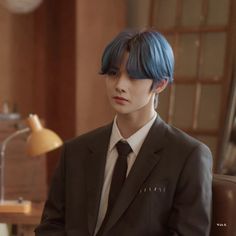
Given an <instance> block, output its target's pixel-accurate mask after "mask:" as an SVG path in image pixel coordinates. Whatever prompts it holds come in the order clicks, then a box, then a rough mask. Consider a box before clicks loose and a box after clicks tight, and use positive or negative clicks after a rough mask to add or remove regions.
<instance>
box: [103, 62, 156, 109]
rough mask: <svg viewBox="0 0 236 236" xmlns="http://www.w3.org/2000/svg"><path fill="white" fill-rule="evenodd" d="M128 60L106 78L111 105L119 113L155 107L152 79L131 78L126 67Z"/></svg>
mask: <svg viewBox="0 0 236 236" xmlns="http://www.w3.org/2000/svg"><path fill="white" fill-rule="evenodd" d="M125 65H126V60H125V59H124V62H123V63H122V65H121V67H120V69H119V70H118V71H114V73H110V75H108V76H107V78H106V88H107V95H108V99H109V101H110V103H111V106H112V107H113V108H114V109H115V111H116V112H117V113H118V114H132V113H135V112H147V111H151V110H152V109H154V105H153V98H154V92H153V91H151V86H152V82H153V81H152V80H151V79H133V78H130V77H129V75H128V73H127V71H126V69H125Z"/></svg>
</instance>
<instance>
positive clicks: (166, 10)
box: [153, 0, 176, 28]
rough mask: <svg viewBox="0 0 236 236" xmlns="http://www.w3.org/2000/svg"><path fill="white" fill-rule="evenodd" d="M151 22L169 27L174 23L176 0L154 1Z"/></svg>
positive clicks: (158, 25)
mask: <svg viewBox="0 0 236 236" xmlns="http://www.w3.org/2000/svg"><path fill="white" fill-rule="evenodd" d="M154 3H155V4H154V11H153V12H154V16H153V18H154V19H153V23H154V25H155V26H157V27H158V28H171V27H173V26H174V25H175V13H176V0H156V1H154Z"/></svg>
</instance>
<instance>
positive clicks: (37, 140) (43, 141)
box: [26, 115, 63, 156]
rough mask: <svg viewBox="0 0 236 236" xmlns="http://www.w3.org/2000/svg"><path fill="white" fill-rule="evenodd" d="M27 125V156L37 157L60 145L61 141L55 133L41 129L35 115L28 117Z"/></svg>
mask: <svg viewBox="0 0 236 236" xmlns="http://www.w3.org/2000/svg"><path fill="white" fill-rule="evenodd" d="M28 124H29V127H30V128H31V134H30V135H29V136H28V139H27V144H26V151H27V154H28V155H29V156H38V155H41V154H44V153H46V152H49V151H52V150H54V149H56V148H58V147H60V146H61V145H62V143H63V142H62V140H61V139H60V137H59V136H58V135H57V134H56V133H55V132H53V131H51V130H49V129H45V128H43V127H42V125H41V123H40V121H39V118H38V116H37V115H30V116H29V118H28Z"/></svg>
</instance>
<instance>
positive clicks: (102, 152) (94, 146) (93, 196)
mask: <svg viewBox="0 0 236 236" xmlns="http://www.w3.org/2000/svg"><path fill="white" fill-rule="evenodd" d="M111 129H112V125H111V124H110V125H108V126H106V127H104V128H101V129H100V130H99V131H98V132H97V134H95V135H93V138H92V139H91V140H89V151H90V154H89V156H88V157H87V163H86V181H87V184H86V186H87V209H88V229H89V232H90V235H93V232H94V230H95V227H96V222H97V216H98V211H99V204H100V198H101V192H102V186H103V180H104V170H105V165H106V155H107V150H108V145H109V140H110V135H111Z"/></svg>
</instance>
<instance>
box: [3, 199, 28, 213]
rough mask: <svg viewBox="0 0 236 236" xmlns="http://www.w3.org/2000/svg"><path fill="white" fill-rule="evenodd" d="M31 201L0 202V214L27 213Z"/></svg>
mask: <svg viewBox="0 0 236 236" xmlns="http://www.w3.org/2000/svg"><path fill="white" fill-rule="evenodd" d="M30 210H31V201H21V202H19V201H17V200H4V201H3V202H0V212H1V213H29V212H30Z"/></svg>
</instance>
